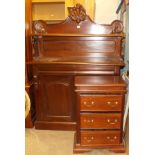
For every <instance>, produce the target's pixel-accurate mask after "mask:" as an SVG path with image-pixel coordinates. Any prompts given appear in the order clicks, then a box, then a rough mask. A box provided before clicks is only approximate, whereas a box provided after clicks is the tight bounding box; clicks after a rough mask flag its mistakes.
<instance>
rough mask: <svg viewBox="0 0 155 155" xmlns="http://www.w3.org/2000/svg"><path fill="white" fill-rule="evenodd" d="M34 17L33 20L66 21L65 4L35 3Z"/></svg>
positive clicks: (33, 8)
mask: <svg viewBox="0 0 155 155" xmlns="http://www.w3.org/2000/svg"><path fill="white" fill-rule="evenodd" d="M32 17H33V20H64V19H65V3H53V2H41V3H40V2H35V3H34V5H33V7H32Z"/></svg>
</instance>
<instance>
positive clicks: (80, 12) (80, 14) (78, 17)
mask: <svg viewBox="0 0 155 155" xmlns="http://www.w3.org/2000/svg"><path fill="white" fill-rule="evenodd" d="M68 11H69V17H70V18H71V19H72V20H73V21H76V22H77V23H78V24H79V23H80V22H81V21H84V20H85V19H86V10H85V9H84V7H83V6H82V5H81V4H76V5H75V7H69V8H68Z"/></svg>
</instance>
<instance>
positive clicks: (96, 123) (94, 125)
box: [80, 113, 121, 129]
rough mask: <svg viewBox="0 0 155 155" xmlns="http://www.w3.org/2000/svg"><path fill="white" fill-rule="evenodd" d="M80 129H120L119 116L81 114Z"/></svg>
mask: <svg viewBox="0 0 155 155" xmlns="http://www.w3.org/2000/svg"><path fill="white" fill-rule="evenodd" d="M80 120H81V128H82V129H120V128H121V114H94V113H92V114H91V113H90V114H88V113H81V115H80Z"/></svg>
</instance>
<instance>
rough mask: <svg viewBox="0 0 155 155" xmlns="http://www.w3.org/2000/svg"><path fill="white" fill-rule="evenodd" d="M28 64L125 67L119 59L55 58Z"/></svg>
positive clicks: (36, 60)
mask: <svg viewBox="0 0 155 155" xmlns="http://www.w3.org/2000/svg"><path fill="white" fill-rule="evenodd" d="M28 64H83V65H84V64H85V65H91V64H93V65H94V64H96V65H118V66H123V65H124V62H123V60H122V59H121V58H118V57H93V58H91V57H68V58H66V57H55V58H54V57H53V58H48V57H44V58H41V59H39V58H36V59H34V61H31V62H28Z"/></svg>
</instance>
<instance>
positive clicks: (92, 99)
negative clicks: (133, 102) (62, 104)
mask: <svg viewBox="0 0 155 155" xmlns="http://www.w3.org/2000/svg"><path fill="white" fill-rule="evenodd" d="M122 100H123V96H122V95H81V96H80V105H81V111H121V109H122Z"/></svg>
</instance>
